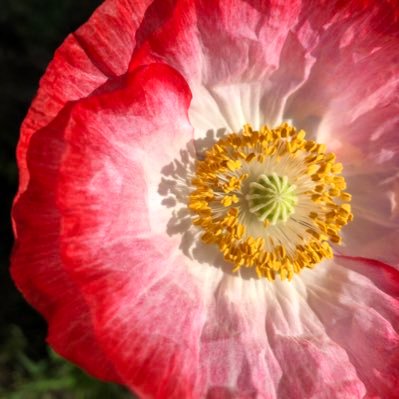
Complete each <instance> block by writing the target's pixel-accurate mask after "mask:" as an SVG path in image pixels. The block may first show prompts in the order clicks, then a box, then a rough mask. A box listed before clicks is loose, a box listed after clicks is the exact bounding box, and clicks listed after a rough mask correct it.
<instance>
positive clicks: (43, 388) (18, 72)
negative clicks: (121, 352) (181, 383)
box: [0, 0, 129, 399]
mask: <svg viewBox="0 0 399 399" xmlns="http://www.w3.org/2000/svg"><path fill="white" fill-rule="evenodd" d="M100 3H101V0H0V179H1V182H0V212H1V215H0V266H1V267H0V300H1V302H0V304H1V305H0V398H2V399H3V398H4V399H39V398H40V399H89V398H93V399H97V398H98V399H101V398H107V399H110V398H111V399H112V398H126V397H129V395H128V394H127V393H126V391H124V390H123V389H122V388H120V387H119V386H116V385H111V384H104V383H101V382H99V381H97V380H94V379H92V378H90V377H89V376H87V375H86V374H85V373H84V372H82V371H81V370H79V369H78V368H77V367H75V366H73V365H71V364H70V363H68V362H66V361H65V360H63V359H61V358H60V357H59V356H57V355H56V354H55V353H54V352H52V351H51V350H50V348H49V347H48V346H47V345H46V343H45V337H46V324H45V322H44V321H43V319H42V318H41V317H40V315H39V314H38V313H37V312H35V311H34V310H33V309H32V308H31V307H30V306H29V305H28V304H27V303H26V302H25V301H24V300H23V298H22V296H21V295H20V293H19V292H18V291H17V290H16V289H15V287H14V285H13V283H12V281H11V279H10V275H9V271H8V268H9V258H10V253H11V249H12V245H13V236H12V230H11V224H10V209H11V204H12V200H13V197H14V195H15V192H16V190H17V185H18V173H17V167H16V161H15V148H16V144H17V141H18V136H19V127H20V125H21V122H22V120H23V118H24V116H25V114H26V112H27V110H28V107H29V104H30V102H31V101H32V98H33V97H34V95H35V92H36V90H37V88H38V83H39V79H40V77H41V75H43V73H44V71H45V68H46V66H47V64H48V63H49V61H50V60H51V58H52V56H53V53H54V51H55V50H56V48H57V47H58V46H59V45H60V44H61V43H62V41H63V40H64V39H65V38H66V36H67V35H68V33H70V32H72V31H74V30H76V29H77V28H78V27H79V26H80V25H81V24H82V23H84V22H85V21H86V20H87V19H88V17H89V16H90V15H91V14H92V12H93V11H94V9H95V8H96V7H97V6H98V5H99V4H100Z"/></svg>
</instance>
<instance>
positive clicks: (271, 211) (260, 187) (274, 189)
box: [246, 173, 298, 225]
mask: <svg viewBox="0 0 399 399" xmlns="http://www.w3.org/2000/svg"><path fill="white" fill-rule="evenodd" d="M295 188H296V186H295V185H294V184H290V183H288V177H287V176H283V177H281V176H277V175H276V174H275V173H273V174H272V175H269V176H266V175H260V176H259V178H258V180H257V181H256V182H252V183H250V184H249V194H248V195H247V196H246V198H247V200H248V201H249V210H250V212H252V213H253V214H255V215H256V216H257V217H258V218H259V220H260V221H262V222H264V221H265V220H266V219H267V220H269V221H270V223H271V224H272V225H275V224H276V223H277V222H286V221H287V220H288V218H289V217H290V216H291V215H292V214H293V213H294V212H295V204H296V203H297V200H298V199H297V196H296V194H295Z"/></svg>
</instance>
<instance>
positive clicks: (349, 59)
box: [285, 2, 399, 265]
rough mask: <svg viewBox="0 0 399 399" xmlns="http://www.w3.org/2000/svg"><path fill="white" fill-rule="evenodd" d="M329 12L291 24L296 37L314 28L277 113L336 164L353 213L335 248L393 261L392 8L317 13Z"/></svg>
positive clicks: (398, 88)
mask: <svg viewBox="0 0 399 399" xmlns="http://www.w3.org/2000/svg"><path fill="white" fill-rule="evenodd" d="M330 11H332V10H331V8H327V9H326V10H323V9H321V8H320V9H319V8H317V9H316V8H315V9H314V10H313V11H312V12H311V13H309V16H308V18H309V21H310V22H311V24H308V25H306V26H304V27H302V28H301V29H300V30H299V33H300V34H301V35H302V36H304V37H312V32H318V31H319V30H320V29H322V33H321V34H320V37H319V39H318V41H317V42H316V43H315V45H314V49H313V50H312V54H313V55H314V57H315V63H314V65H313V67H312V69H311V72H310V74H309V77H308V80H307V81H306V83H305V84H304V85H303V86H302V87H301V88H300V89H299V90H298V91H297V92H295V93H294V94H293V95H292V96H291V97H290V99H289V100H288V102H287V107H286V110H285V115H286V117H287V119H292V120H293V122H294V124H295V125H296V126H298V127H304V128H306V130H307V131H308V132H309V133H311V134H312V135H313V136H314V137H315V138H316V139H317V140H318V141H319V142H323V143H326V144H327V145H328V147H329V149H330V150H332V151H334V152H335V153H336V155H337V159H338V160H339V161H340V162H342V163H343V164H344V175H345V177H346V179H347V183H348V189H347V190H348V192H350V193H351V194H352V196H353V200H352V208H353V213H354V216H355V218H354V221H353V222H352V223H351V224H350V225H349V226H348V227H345V229H344V230H343V234H344V238H345V240H344V242H345V246H344V247H343V248H338V249H337V251H338V252H342V253H344V254H347V255H351V256H363V257H371V258H374V259H379V260H381V261H384V262H388V263H390V264H393V265H398V264H399V256H398V255H399V253H398V250H397V247H398V246H397V245H396V244H395V243H397V242H398V241H397V237H398V235H399V217H398V207H397V203H398V193H397V191H396V190H395V187H397V184H398V179H399V175H398V170H399V139H398V135H397V131H398V128H399V118H398V111H399V108H398V100H399V96H398V93H399V78H398V76H399V61H398V57H397V54H398V52H399V29H398V25H397V20H398V19H397V18H398V9H397V7H396V8H392V7H390V6H389V3H387V2H364V7H363V8H361V7H359V9H358V11H357V12H353V13H352V14H347V13H345V12H344V11H345V8H343V9H342V10H341V11H339V12H337V13H336V14H335V15H334V16H333V18H331V20H329V21H325V20H324V19H323V18H320V16H322V15H324V16H326V15H327V14H328V13H329V12H330ZM331 17H332V15H331ZM327 22H328V23H327ZM395 237H396V238H395ZM392 240H393V241H394V242H392Z"/></svg>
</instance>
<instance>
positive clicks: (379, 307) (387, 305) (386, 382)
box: [308, 257, 399, 398]
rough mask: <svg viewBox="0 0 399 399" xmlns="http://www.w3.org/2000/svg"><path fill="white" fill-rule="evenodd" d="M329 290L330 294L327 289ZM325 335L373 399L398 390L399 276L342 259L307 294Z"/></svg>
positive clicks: (374, 265) (391, 395)
mask: <svg viewBox="0 0 399 399" xmlns="http://www.w3.org/2000/svg"><path fill="white" fill-rule="evenodd" d="M326 288H327V289H326ZM308 302H309V304H310V306H311V308H312V309H313V311H314V312H315V314H316V315H317V316H318V318H319V319H320V321H321V322H322V323H323V325H324V327H325V331H326V334H327V335H328V336H329V337H330V338H331V339H332V340H333V341H334V342H336V343H337V344H338V345H340V346H341V347H342V348H344V349H345V350H346V352H347V353H348V356H349V358H350V361H351V363H352V364H353V365H354V367H355V368H356V370H357V374H358V376H359V378H360V379H361V381H362V382H363V383H364V385H365V386H366V388H367V394H368V397H381V398H394V397H395V396H396V393H397V390H398V386H399V274H398V272H397V271H396V270H394V269H392V268H390V267H388V266H386V265H384V264H382V263H379V262H376V261H371V260H365V259H360V258H352V259H351V258H345V257H339V258H337V259H336V265H334V267H333V268H331V271H330V272H329V273H327V274H326V276H325V277H324V278H322V279H320V280H314V285H312V286H311V287H309V289H308Z"/></svg>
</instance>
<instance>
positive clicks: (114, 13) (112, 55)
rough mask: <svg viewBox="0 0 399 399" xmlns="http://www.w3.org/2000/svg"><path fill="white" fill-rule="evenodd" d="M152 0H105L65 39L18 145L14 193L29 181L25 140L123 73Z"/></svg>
mask: <svg viewBox="0 0 399 399" xmlns="http://www.w3.org/2000/svg"><path fill="white" fill-rule="evenodd" d="M150 3H151V0H107V1H105V2H104V3H103V4H102V5H101V6H100V7H99V8H98V9H97V10H96V11H95V13H94V14H93V15H92V17H91V18H90V19H89V21H88V22H87V23H86V24H84V25H83V26H82V27H81V28H79V29H78V30H77V31H76V32H75V33H73V34H71V35H70V36H68V37H67V39H66V40H65V42H64V43H63V44H62V45H61V47H60V48H59V49H58V50H57V51H56V53H55V55H54V59H53V60H52V62H51V63H50V64H49V66H48V67H47V71H46V73H45V75H44V76H43V77H42V79H41V81H40V87H39V91H38V93H37V95H36V98H35V99H34V101H33V103H32V105H31V108H30V109H29V112H28V115H27V116H26V118H25V120H24V122H23V125H22V128H21V138H20V141H19V143H18V165H19V169H20V185H19V192H23V191H24V190H25V188H26V186H27V183H28V179H29V170H28V169H27V165H26V152H27V149H28V145H29V141H30V138H31V136H32V134H34V132H36V131H38V130H39V129H41V128H42V127H44V126H46V125H47V124H48V123H50V121H51V120H53V119H54V118H55V116H56V115H57V114H58V112H59V111H60V110H61V109H62V108H63V107H64V106H65V104H66V103H67V102H69V101H75V100H78V99H80V98H84V97H87V96H88V95H89V94H90V93H92V92H93V91H94V90H96V89H97V88H99V87H100V86H101V85H103V84H104V83H105V82H106V81H107V80H108V79H109V78H111V77H115V76H119V75H122V74H123V73H125V72H126V71H127V68H128V65H129V61H130V58H131V56H132V53H133V49H134V47H135V44H136V41H135V34H136V30H137V29H138V26H139V24H140V23H141V21H142V19H143V16H144V13H145V11H146V8H147V7H148V5H149V4H150Z"/></svg>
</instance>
